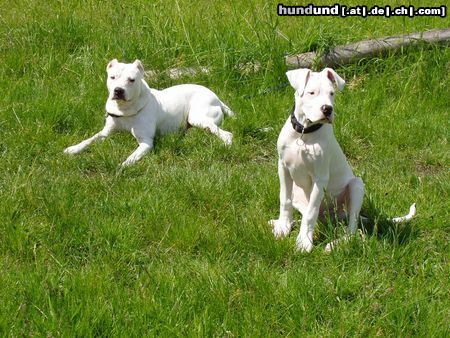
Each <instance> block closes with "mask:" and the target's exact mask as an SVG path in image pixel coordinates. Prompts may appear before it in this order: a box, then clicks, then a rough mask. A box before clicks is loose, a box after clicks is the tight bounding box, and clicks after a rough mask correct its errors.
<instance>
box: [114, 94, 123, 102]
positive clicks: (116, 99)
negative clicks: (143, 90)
mask: <svg viewBox="0 0 450 338" xmlns="http://www.w3.org/2000/svg"><path fill="white" fill-rule="evenodd" d="M112 100H114V101H126V100H125V96H124V95H117V94H114V95H113V97H112Z"/></svg>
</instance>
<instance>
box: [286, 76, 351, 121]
mask: <svg viewBox="0 0 450 338" xmlns="http://www.w3.org/2000/svg"><path fill="white" fill-rule="evenodd" d="M286 76H287V78H288V80H289V83H290V84H291V86H292V87H293V88H294V89H295V114H296V117H297V119H298V120H299V121H300V123H302V124H303V125H304V126H305V127H308V125H312V124H317V123H332V122H333V119H334V113H333V104H334V96H335V91H336V90H335V88H337V89H339V90H342V89H344V85H345V81H344V80H343V79H342V78H341V77H340V76H339V75H338V74H337V73H336V72H335V71H334V70H333V69H331V68H325V69H324V70H322V71H321V72H319V73H316V72H312V71H311V70H309V69H296V70H290V71H288V72H287V73H286Z"/></svg>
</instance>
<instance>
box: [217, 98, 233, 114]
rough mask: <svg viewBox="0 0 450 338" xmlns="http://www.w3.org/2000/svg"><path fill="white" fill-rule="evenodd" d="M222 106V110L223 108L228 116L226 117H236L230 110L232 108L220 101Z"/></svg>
mask: <svg viewBox="0 0 450 338" xmlns="http://www.w3.org/2000/svg"><path fill="white" fill-rule="evenodd" d="M220 106H221V108H222V111H223V112H224V113H225V114H226V115H228V116H230V117H233V116H234V112H233V111H232V110H231V109H230V107H228V106H227V105H226V104H225V103H223V102H222V101H220Z"/></svg>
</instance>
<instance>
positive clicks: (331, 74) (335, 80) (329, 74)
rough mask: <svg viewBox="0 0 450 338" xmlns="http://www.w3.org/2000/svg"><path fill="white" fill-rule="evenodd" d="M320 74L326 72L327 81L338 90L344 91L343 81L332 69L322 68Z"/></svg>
mask: <svg viewBox="0 0 450 338" xmlns="http://www.w3.org/2000/svg"><path fill="white" fill-rule="evenodd" d="M322 72H326V74H327V77H328V79H330V81H331V82H333V83H334V84H335V85H336V87H337V88H338V89H339V90H342V89H344V86H345V81H344V79H343V78H341V77H340V76H339V75H338V74H337V73H336V72H335V71H334V69H331V68H324V70H323V71H322Z"/></svg>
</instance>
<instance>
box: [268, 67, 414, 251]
mask: <svg viewBox="0 0 450 338" xmlns="http://www.w3.org/2000/svg"><path fill="white" fill-rule="evenodd" d="M286 75H287V77H288V80H289V82H290V84H291V85H292V87H293V88H294V89H295V105H294V108H293V110H292V113H291V116H290V117H289V118H288V120H287V121H286V123H285V124H284V126H283V128H282V130H281V132H280V135H279V137H278V142H277V148H278V154H279V159H278V175H279V179H280V216H279V218H278V219H277V220H272V221H270V223H271V224H272V226H273V233H274V235H275V236H276V237H277V238H280V237H284V236H286V235H288V234H289V232H290V231H291V227H292V223H293V216H292V211H293V209H292V208H293V207H295V208H296V209H298V210H299V211H300V212H301V214H302V221H301V226H300V233H299V235H298V237H297V249H298V250H301V251H306V252H309V251H311V250H312V248H313V232H314V227H315V225H316V222H317V219H318V217H322V216H323V215H324V214H325V213H326V212H328V213H330V214H331V215H334V216H335V217H337V218H339V219H344V218H346V217H348V234H349V235H353V234H354V233H355V232H356V230H357V226H358V221H359V212H360V210H361V206H362V202H363V197H364V183H363V181H362V180H361V178H359V177H356V176H355V175H354V174H353V171H352V169H351V167H350V165H349V163H348V162H347V159H346V157H345V155H344V153H343V152H342V149H341V147H340V146H339V144H338V142H337V141H336V138H335V136H334V133H333V126H332V122H333V119H334V111H333V103H334V96H335V88H337V89H339V90H342V89H343V88H344V85H345V81H344V80H343V79H342V78H341V77H340V76H339V75H338V74H336V72H335V71H334V70H333V69H331V68H325V69H324V70H323V71H321V72H320V73H316V72H312V71H310V70H309V69H297V70H292V71H288V72H287V73H286ZM414 214H415V204H413V205H412V206H411V208H410V213H409V214H408V215H407V216H404V217H398V218H394V219H392V221H393V222H403V221H406V220H409V219H411V218H412V217H413V216H414ZM345 238H347V236H346V237H345ZM338 242H339V240H335V241H333V242H331V243H329V244H328V245H327V246H326V250H327V251H329V250H331V249H333V247H334V246H335V245H336V244H337V243H338Z"/></svg>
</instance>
